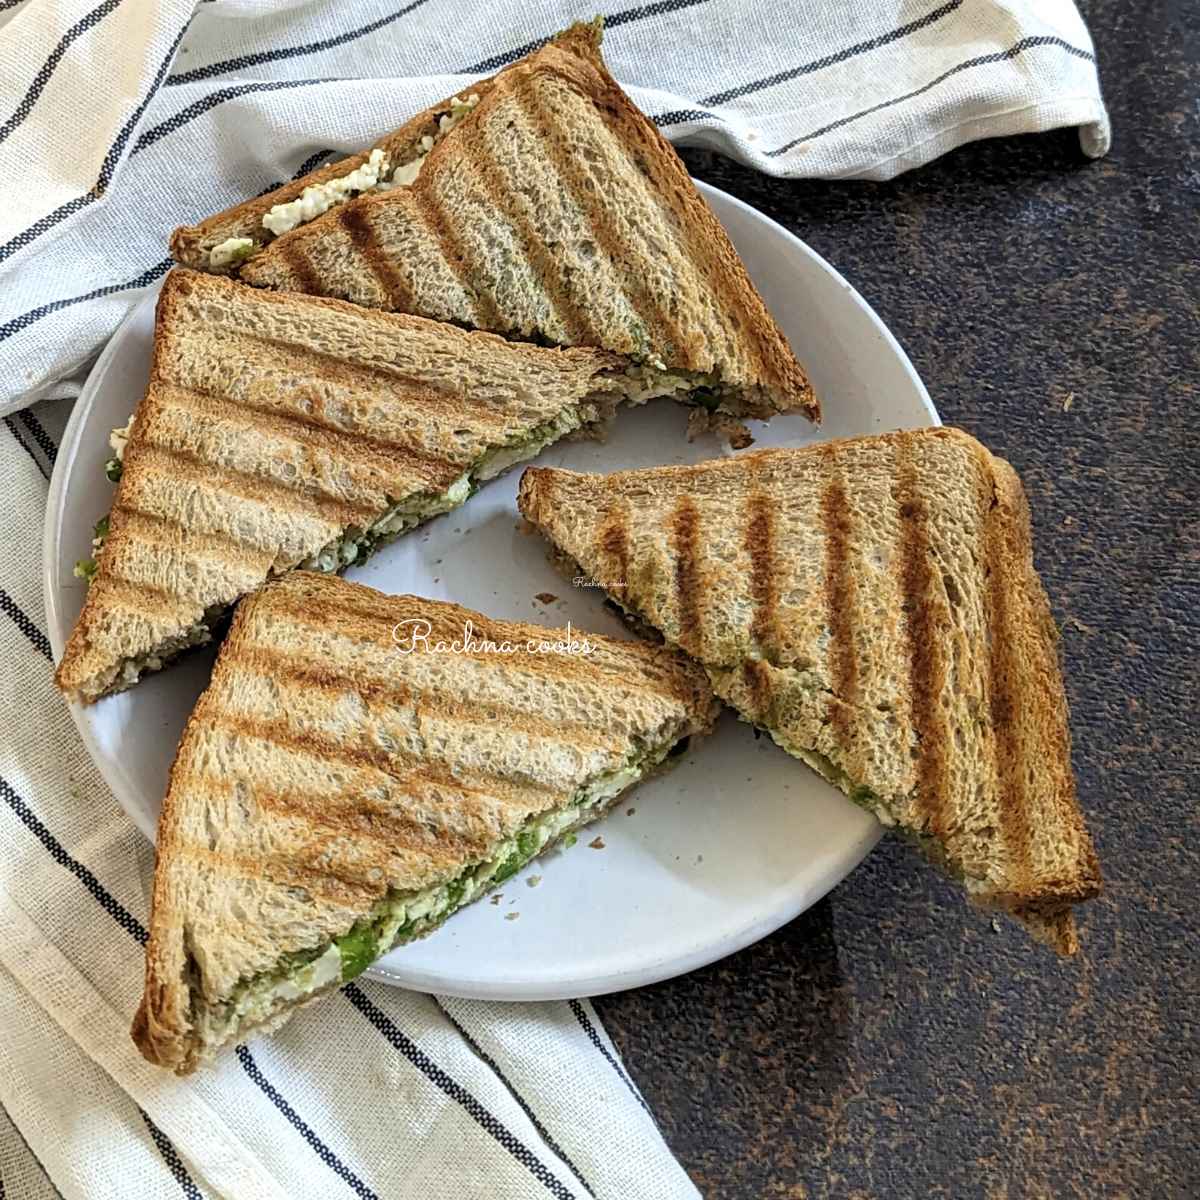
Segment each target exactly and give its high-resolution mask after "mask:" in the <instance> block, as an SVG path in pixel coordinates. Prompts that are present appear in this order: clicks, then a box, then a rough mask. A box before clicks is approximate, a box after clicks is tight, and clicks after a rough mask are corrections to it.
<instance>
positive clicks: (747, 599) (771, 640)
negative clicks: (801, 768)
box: [519, 429, 1100, 953]
mask: <svg viewBox="0 0 1200 1200" xmlns="http://www.w3.org/2000/svg"><path fill="white" fill-rule="evenodd" d="M519 503H520V508H521V511H522V513H524V515H525V516H526V517H527V518H528V519H529V520H530V521H532V522H533V523H534V524H535V525H537V526H538V527H539V528H540V529H541V530H542V531H543V532H544V533H545V534H546V536H547V537H548V538H549V539H550V540H551V541H552V542H553V543H554V545H555V546H556V547H557V548H558V549H559V551H560V552H561V553H562V554H563V555H565V556H567V558H568V559H569V560H571V561H572V562H574V563H577V564H579V566H580V567H581V568H582V570H583V571H584V572H585V573H587V574H590V575H592V576H594V577H595V578H596V580H597V581H598V582H599V583H600V584H601V585H602V586H604V587H606V588H607V590H608V591H609V593H610V594H611V595H612V596H613V597H614V598H615V599H616V600H617V601H618V602H619V604H621V605H622V606H624V607H625V608H626V609H627V610H629V611H631V612H632V613H633V614H635V615H636V616H637V617H638V618H640V619H641V620H642V621H645V622H648V623H649V624H650V625H651V626H653V627H654V628H655V629H657V630H659V631H661V633H662V635H663V636H664V637H665V638H666V640H667V641H668V642H669V643H671V644H673V645H677V646H679V647H681V648H682V649H684V650H685V651H687V653H688V654H689V655H691V656H692V657H694V658H695V659H696V660H698V661H699V662H700V663H702V664H703V665H704V667H705V669H706V670H707V672H708V675H709V678H710V680H711V682H712V684H713V688H714V690H715V691H716V693H717V694H718V695H719V696H720V697H721V698H722V699H724V700H725V701H727V702H728V703H729V704H730V705H732V706H733V707H734V708H736V709H737V710H738V712H739V713H740V714H741V715H742V716H743V717H744V718H745V719H746V720H748V721H751V722H753V723H754V724H755V725H757V726H760V727H762V728H764V729H766V730H768V731H769V732H770V734H771V736H772V737H773V738H774V739H775V740H776V741H777V742H778V743H779V744H780V745H781V746H782V747H783V748H784V749H785V750H787V751H789V752H790V753H792V754H794V755H796V756H797V757H799V758H801V759H803V760H804V761H806V762H808V763H809V764H810V765H813V766H815V767H816V768H817V769H819V770H821V771H822V773H823V774H825V775H826V776H827V777H828V778H830V780H831V781H832V782H834V783H835V784H836V785H837V786H839V787H841V788H842V790H843V791H845V792H847V794H849V795H850V796H851V797H852V798H853V799H855V800H856V801H858V802H859V803H860V804H863V805H865V806H866V807H868V808H869V809H871V811H873V812H874V813H876V814H877V815H878V816H879V817H880V819H881V820H883V821H884V822H885V823H886V824H888V825H892V826H895V827H897V828H898V829H900V830H901V831H903V832H904V833H906V834H908V835H909V836H910V837H912V838H914V839H915V840H916V841H917V842H918V844H919V845H920V846H921V848H922V849H923V850H924V851H925V852H926V853H927V854H928V855H929V856H930V857H931V858H933V859H934V860H935V861H937V862H939V863H940V864H941V865H942V866H944V867H945V868H946V869H948V870H949V871H950V872H952V873H953V874H955V875H956V876H958V877H960V878H961V879H962V881H963V882H964V884H965V886H966V888H967V891H968V892H969V894H970V895H971V897H972V899H974V900H976V901H977V902H979V903H981V904H984V905H988V906H994V907H999V908H1002V909H1005V910H1007V911H1009V912H1011V913H1013V914H1014V915H1016V916H1018V917H1020V918H1021V919H1023V920H1025V921H1026V923H1027V925H1029V927H1030V929H1031V932H1033V933H1034V934H1035V935H1036V936H1038V937H1040V938H1042V940H1045V941H1048V942H1050V943H1051V944H1052V945H1054V946H1055V948H1056V949H1058V950H1059V951H1060V952H1063V953H1072V952H1073V951H1074V949H1075V944H1076V942H1075V931H1074V921H1073V917H1072V913H1071V906H1072V905H1074V904H1076V903H1078V902H1079V901H1082V900H1086V899H1088V898H1089V897H1091V896H1095V895H1096V894H1097V893H1098V892H1099V890H1100V873H1099V867H1098V863H1097V860H1096V855H1095V851H1094V850H1093V847H1092V842H1091V839H1090V837H1089V836H1088V832H1087V829H1086V827H1085V825H1084V821H1083V817H1082V814H1081V812H1080V810H1079V806H1078V804H1077V802H1076V798H1075V783H1074V778H1073V776H1072V772H1071V761H1070V734H1069V729H1068V722H1067V704H1066V698H1065V694H1064V690H1063V683H1062V677H1061V674H1060V671H1059V663H1058V656H1057V633H1056V630H1055V627H1054V622H1053V619H1052V617H1051V614H1050V608H1049V604H1048V602H1047V600H1046V595H1045V592H1044V591H1043V589H1042V586H1041V583H1040V581H1039V579H1038V577H1037V574H1036V572H1035V569H1034V565H1033V559H1032V547H1031V540H1030V519H1029V511H1028V506H1027V503H1026V500H1025V495H1024V492H1023V490H1022V488H1021V484H1020V481H1019V480H1018V478H1017V476H1016V474H1015V472H1014V471H1013V470H1012V468H1011V467H1010V466H1009V465H1008V463H1006V462H1004V461H1003V460H1001V459H998V458H995V457H994V456H993V455H991V454H990V453H989V452H988V451H987V450H986V449H985V448H984V447H983V446H981V445H980V444H979V443H978V442H977V441H975V440H974V439H973V438H971V437H969V436H968V435H966V434H965V433H962V432H960V431H958V430H954V429H926V430H919V431H914V432H909V433H897V434H888V435H884V436H879V437H864V438H855V439H849V440H844V441H834V442H828V443H824V444H820V445H815V446H811V447H808V448H805V449H799V450H765V451H761V452H758V453H750V454H744V455H740V456H738V457H736V458H731V459H725V460H722V461H716V462H708V463H701V464H699V465H697V466H688V467H664V468H660V469H657V470H642V471H626V472H620V473H617V474H614V475H609V476H606V477H602V476H595V475H579V474H573V473H571V472H568V471H560V470H546V469H536V468H535V469H531V470H528V471H526V472H525V474H524V476H523V478H522V480H521V489H520V501H519Z"/></svg>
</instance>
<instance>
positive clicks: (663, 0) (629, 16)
mask: <svg viewBox="0 0 1200 1200" xmlns="http://www.w3.org/2000/svg"><path fill="white" fill-rule="evenodd" d="M704 3H707V0H657V2H656V3H654V4H640V5H638V7H637V8H626V9H623V10H622V11H621V12H615V13H612V14H611V15H606V16H605V18H604V28H605V30H606V31H608V30H612V29H617V28H619V27H620V26H621V25H628V24H629V23H630V22H631V21H641V20H644V19H645V18H646V17H661V16H663V15H664V14H665V13H672V12H678V11H679V10H680V9H681V8H693V7H695V6H696V5H697V4H704ZM553 36H554V34H552V33H548V34H547V35H546V36H545V37H540V38H537V39H536V40H535V41H532V42H526V43H525V44H524V45H523V46H517V47H515V48H514V49H512V50H502V51H501V52H500V53H499V54H493V55H492V56H491V57H490V58H485V59H483V61H482V62H477V63H476V64H475V65H474V66H471V67H463V68H462V74H464V75H479V74H481V73H482V72H484V71H498V70H499V69H500V68H501V67H506V66H508V64H509V63H514V62H516V61H517V59H518V58H524V57H525V55H527V54H532V53H533V52H534V51H535V50H540V49H541V47H543V46H544V45H545V44H546V43H547V42H548V41H549V40H550V39H551V38H552V37H553Z"/></svg>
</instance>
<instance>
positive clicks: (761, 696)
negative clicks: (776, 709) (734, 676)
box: [742, 658, 771, 726]
mask: <svg viewBox="0 0 1200 1200" xmlns="http://www.w3.org/2000/svg"><path fill="white" fill-rule="evenodd" d="M742 683H743V684H744V685H745V688H746V692H747V695H748V696H749V703H750V712H751V714H752V715H753V716H754V718H755V722H756V724H760V725H764V726H765V725H768V724H769V723H770V713H771V670H770V668H769V667H768V665H767V664H766V663H765V662H764V661H763V660H762V659H758V658H747V659H745V660H743V662H742Z"/></svg>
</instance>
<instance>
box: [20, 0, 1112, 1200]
mask: <svg viewBox="0 0 1200 1200" xmlns="http://www.w3.org/2000/svg"><path fill="white" fill-rule="evenodd" d="M595 11H596V9H595V7H594V6H591V5H580V4H576V3H568V2H567V0H523V2H522V3H521V4H505V3H501V2H499V0H498V2H497V3H494V4H490V5H477V6H473V5H464V4H461V3H460V4H456V5H454V6H453V7H452V6H451V5H450V4H449V3H448V2H447V0H407V2H399V0H353V2H351V0H340V2H335V0H274V2H268V0H219V2H216V3H201V4H199V5H198V6H196V5H194V4H193V3H192V0H0V178H2V179H4V180H5V192H4V198H5V203H4V204H3V205H0V368H3V369H2V370H0V416H2V418H3V424H4V428H3V429H2V430H0V478H3V479H4V481H5V482H4V488H5V495H4V501H5V503H4V512H5V519H6V521H7V526H6V528H7V529H8V530H9V531H10V532H9V536H8V537H5V538H3V539H0V729H2V730H3V737H0V1200H6V1198H8V1197H19V1198H21V1200H25V1198H27V1197H33V1198H35V1200H36V1198H40V1197H43V1196H46V1197H50V1196H55V1195H60V1196H64V1197H69V1198H75V1197H88V1198H89V1200H90V1198H92V1197H105V1198H107V1197H115V1198H118V1200H121V1198H124V1197H130V1198H133V1197H136V1198H137V1200H144V1198H153V1197H159V1196H163V1197H167V1196H170V1197H177V1196H179V1195H180V1194H182V1195H183V1196H184V1197H188V1198H195V1197H213V1196H227V1197H234V1198H237V1200H243V1198H247V1200H257V1198H258V1197H278V1198H280V1200H282V1198H285V1197H286V1198H287V1200H305V1198H307V1197H314V1198H315V1197H320V1198H321V1200H325V1198H327V1197H339V1196H343V1195H344V1196H347V1197H351V1196H358V1197H360V1198H370V1197H381V1198H392V1197H396V1198H408V1197H412V1198H414V1200H415V1198H417V1197H421V1198H430V1197H432V1198H437V1200H473V1198H476V1197H479V1198H481V1200H482V1198H483V1197H488V1198H489V1200H494V1198H499V1200H504V1198H509V1197H514V1198H515V1197H527V1196H543V1195H549V1196H552V1197H577V1198H578V1200H585V1198H586V1197H589V1196H590V1197H595V1198H599V1200H610V1198H611V1200H673V1198H675V1197H693V1196H695V1195H696V1192H695V1189H694V1187H693V1186H692V1184H691V1183H690V1181H689V1180H688V1178H687V1176H686V1175H685V1173H684V1172H683V1170H682V1169H681V1168H680V1167H679V1165H678V1164H677V1163H676V1161H675V1160H674V1159H673V1158H672V1156H671V1154H670V1153H669V1151H668V1150H667V1148H666V1146H665V1144H664V1142H663V1140H662V1138H661V1136H660V1134H659V1131H658V1129H657V1126H656V1124H655V1122H654V1120H653V1117H652V1115H651V1114H650V1113H649V1112H648V1111H647V1109H646V1106H645V1103H644V1101H643V1100H642V1097H641V1096H640V1094H639V1093H638V1091H637V1089H636V1087H635V1085H634V1083H633V1082H632V1080H631V1079H630V1078H629V1076H628V1074H627V1072H626V1071H625V1069H624V1068H623V1066H622V1064H621V1061H620V1057H619V1055H618V1054H617V1052H616V1050H615V1048H614V1047H613V1045H612V1044H611V1042H610V1041H609V1040H608V1038H607V1036H606V1034H605V1032H604V1030H603V1028H602V1027H601V1026H600V1024H599V1022H598V1021H597V1020H596V1017H595V1014H594V1012H593V1011H592V1009H591V1007H590V1006H589V1005H588V1004H587V1002H586V1001H583V1000H580V1001H573V1002H569V1003H552V1004H541V1005H497V1004H485V1003H479V1002H472V1001H461V1000H451V999H445V998H437V997H426V996H420V995H415V994H412V993H405V992H401V991H398V990H396V989H392V988H388V987H385V986H382V985H380V984H378V983H372V982H370V981H358V982H356V983H355V984H352V985H350V986H348V987H346V988H344V989H342V991H341V992H340V993H339V994H338V995H336V996H334V997H331V998H330V999H329V1000H328V1001H327V1002H326V1003H325V1004H324V1005H321V1006H318V1007H316V1008H314V1009H311V1010H308V1011H306V1012H304V1013H302V1014H300V1016H299V1017H298V1018H297V1019H296V1020H295V1021H294V1022H293V1023H291V1024H290V1025H288V1026H287V1027H285V1029H284V1030H283V1031H282V1032H281V1033H280V1034H278V1035H277V1036H275V1037H273V1038H271V1039H257V1040H254V1041H252V1042H250V1043H248V1044H247V1045H246V1046H244V1047H242V1048H240V1049H239V1050H238V1051H237V1052H236V1053H233V1054H230V1055H228V1056H226V1058H225V1059H224V1060H223V1061H222V1063H221V1064H220V1065H219V1066H218V1067H217V1068H216V1069H215V1070H213V1071H211V1072H206V1073H204V1074H202V1075H200V1076H197V1077H194V1078H192V1079H190V1080H184V1081H180V1080H177V1079H175V1078H174V1077H173V1076H169V1075H165V1074H164V1073H163V1072H160V1071H157V1070H155V1069H153V1068H151V1067H149V1066H148V1065H146V1064H145V1063H144V1062H143V1061H142V1060H141V1059H140V1058H139V1057H138V1056H137V1054H136V1052H135V1051H134V1049H133V1047H132V1045H131V1043H130V1042H129V1038H128V1025H129V1021H130V1019H131V1017H132V1014H133V1010H134V1006H135V1004H136V1000H137V996H138V993H139V990H140V984H141V953H142V944H143V942H144V940H145V925H146V919H147V894H148V884H149V879H150V873H151V869H152V851H151V849H150V847H149V845H148V844H147V843H146V842H145V841H144V839H143V838H142V837H141V836H140V835H139V834H138V833H137V832H136V830H135V829H134V828H133V826H132V825H131V824H130V822H129V821H128V820H127V819H126V817H125V816H124V815H123V813H122V812H121V811H120V810H119V808H118V807H117V805H116V803H115V801H114V800H113V798H112V795H111V793H110V792H109V791H108V789H107V788H106V787H105V785H104V783H103V782H102V780H101V779H100V777H99V775H98V773H97V771H96V770H95V768H94V767H93V765H92V764H91V762H90V761H89V760H88V758H87V755H86V753H85V751H84V749H83V747H82V746H81V745H80V743H79V741H78V738H77V736H76V734H75V731H74V729H73V727H72V725H71V722H70V718H69V716H68V714H67V711H66V709H65V707H64V706H63V704H62V702H61V700H60V698H59V697H58V696H57V694H56V693H55V691H54V689H53V685H52V682H51V664H50V661H49V657H50V649H49V644H48V642H47V639H46V633H45V617H44V612H43V608H42V599H41V583H40V574H41V568H40V563H39V561H38V555H37V553H36V552H33V553H31V552H30V549H29V547H30V546H31V545H34V546H36V545H38V544H39V542H40V529H41V526H42V521H43V515H44V511H45V504H46V489H47V480H48V477H49V474H50V472H51V471H52V469H53V466H54V459H55V455H56V452H57V445H58V441H59V438H60V435H61V432H62V427H63V423H64V421H65V417H66V413H67V411H68V409H69V407H70V397H72V396H73V395H74V394H76V392H77V390H78V383H79V373H80V371H81V369H83V368H84V367H86V365H87V364H88V363H89V362H90V361H91V359H92V358H93V357H94V355H95V353H96V352H97V351H98V350H99V348H100V347H101V345H102V344H103V342H104V341H105V339H106V338H107V337H108V336H109V334H111V332H112V330H113V329H114V328H115V326H116V325H117V323H118V322H119V321H120V320H121V318H122V317H123V316H124V314H125V313H126V312H127V311H128V310H129V308H130V307H131V306H132V305H133V304H134V303H136V301H137V300H138V299H139V298H140V296H141V295H142V293H143V290H144V289H145V288H147V287H149V286H150V285H152V284H153V283H154V282H156V281H157V280H158V279H159V278H160V277H161V276H162V275H163V274H164V273H165V272H166V270H167V269H168V266H169V262H168V259H167V255H166V248H165V247H166V237H167V234H168V233H169V231H170V230H171V228H172V227H174V226H175V225H177V224H180V223H183V222H188V221H191V220H193V219H194V218H195V217H197V216H198V215H200V214H204V213H207V212H211V211H215V210H216V209H219V208H221V207H223V206H225V205H227V204H229V203H231V202H232V201H235V200H238V199H241V198H244V197H246V196H248V195H252V194H254V193H257V192H260V191H262V190H264V189H266V188H269V187H271V186H273V185H274V184H275V183H277V182H278V181H280V180H283V179H286V178H289V177H291V176H295V175H298V174H302V173H304V172H306V171H308V170H310V169H311V168H312V167H313V166H315V165H316V164H318V163H320V162H323V161H325V160H326V159H328V158H330V157H333V156H337V155H341V154H344V153H347V152H350V151H352V150H355V149H357V148H359V147H361V146H363V145H365V144H367V143H369V142H371V141H373V140H374V139H375V138H377V137H378V136H379V135H380V134H381V133H383V132H384V131H386V130H388V129H391V128H394V127H395V126H397V125H399V124H401V123H402V122H403V121H404V120H405V119H406V118H407V117H408V116H409V115H411V114H412V113H413V112H415V111H417V110H418V109H420V108H422V107H424V106H425V105H426V104H428V103H429V102H431V101H432V100H434V99H436V98H439V97H441V96H445V95H448V94H450V93H452V92H455V91H462V90H465V89H467V88H468V87H469V84H470V82H471V80H472V79H475V78H478V77H479V76H481V75H486V74H489V73H491V72H493V71H495V70H496V69H497V68H499V67H500V66H502V65H504V64H505V63H507V62H511V61H513V60H514V59H515V58H517V57H520V56H521V55H522V54H524V53H526V52H527V51H529V50H530V49H532V48H533V47H535V46H537V45H538V44H539V43H540V42H541V41H543V40H544V39H545V38H546V37H547V36H548V35H549V34H550V33H552V32H553V31H555V30H556V29H559V28H561V27H563V26H565V25H566V24H568V23H569V22H570V21H571V20H573V19H577V18H580V17H588V16H591V15H593V13H594V12H595ZM605 16H606V22H607V30H608V32H607V35H606V40H605V49H606V54H607V57H608V60H609V62H610V65H611V66H612V68H613V71H614V73H615V74H616V75H617V77H618V78H619V79H621V80H622V81H623V82H624V83H625V84H626V85H627V86H628V87H629V89H630V91H631V93H632V94H633V96H634V98H635V100H636V101H637V103H638V104H640V105H641V106H642V107H643V108H644V109H645V110H646V111H647V112H648V113H650V114H651V115H652V116H653V117H654V118H655V120H656V121H657V122H658V124H659V126H660V127H661V128H662V129H663V131H664V132H665V133H666V134H667V135H668V136H669V137H671V138H674V139H679V140H687V141H691V142H694V143H701V144H705V145H708V146H712V147H715V148H717V149H719V150H721V151H722V152H724V153H727V154H730V155H733V156H735V157H736V158H738V159H740V160H741V161H743V162H745V163H748V164H750V165H752V166H754V167H756V168H758V169H761V170H763V171H767V172H771V173H773V174H781V175H791V176H799V175H813V176H826V177H831V178H833V177H843V178H844V177H858V178H871V179H886V178H888V177H890V176H892V175H894V174H896V173H897V172H899V171H903V170H906V169H908V168H910V167H913V166H917V165H919V164H921V163H923V162H926V161H928V160H929V159H931V158H933V157H935V156H936V155H938V154H941V153H943V152H944V151H946V150H948V149H950V148H951V147H953V146H955V145H958V144H959V143H961V142H964V141H967V140H970V139H972V138H978V137H985V136H991V135H997V134H1005V133H1015V132H1024V131H1034V130H1042V129H1048V128H1052V127H1055V126H1063V125H1074V126H1078V127H1079V128H1080V131H1081V138H1082V143H1083V147H1084V150H1085V151H1086V152H1087V153H1089V154H1092V155H1098V154H1102V153H1104V151H1105V149H1106V148H1107V144H1108V122H1107V117H1106V114H1105V111H1104V107H1103V104H1102V102H1101V99H1100V92H1099V84H1098V80H1097V75H1096V67H1095V59H1094V56H1093V52H1092V47H1091V42H1090V40H1089V38H1088V35H1087V31H1086V29H1085V28H1084V26H1083V23H1082V21H1081V19H1080V17H1079V15H1078V13H1077V12H1076V11H1075V9H1074V7H1073V5H1072V4H1070V3H1068V2H1067V0H1040V2H1037V3H1035V2H1034V0H1013V2H1010V3H1000V2H998V0H949V2H944V3H936V2H935V0H928V2H925V3H920V2H916V0H911V2H910V0H904V2H902V3H893V4H879V3H868V2H867V0H846V2H845V3H841V4H829V3H816V2H814V0H805V2H798V3H793V4H790V5H762V4H752V3H749V0H655V2H654V3H650V4H644V5H640V6H629V7H624V8H620V7H617V8H613V9H610V10H608V11H607V12H606V13H605ZM47 396H56V397H63V398H64V399H59V400H46V399H45V397H47ZM39 399H40V400H42V402H41V403H39V404H38V405H37V406H36V407H29V406H30V405H31V404H32V402H33V401H34V400H39ZM668 1036H669V1031H664V1038H666V1037H668Z"/></svg>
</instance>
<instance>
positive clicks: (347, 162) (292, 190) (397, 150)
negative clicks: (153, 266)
mask: <svg viewBox="0 0 1200 1200" xmlns="http://www.w3.org/2000/svg"><path fill="white" fill-rule="evenodd" d="M491 86H492V80H491V79H485V80H481V81H480V82H479V83H475V84H472V85H471V86H470V87H469V88H468V89H467V91H468V92H476V93H478V94H479V95H480V96H481V97H482V96H483V95H484V94H486V92H487V91H488V89H490V88H491ZM458 94H459V95H461V93H458ZM453 99H454V96H447V97H445V99H443V100H439V101H438V102H437V103H436V104H431V105H430V106H429V107H428V108H426V109H424V110H423V111H421V112H419V113H417V115H416V116H415V117H412V118H411V119H410V120H408V121H405V123H404V124H403V125H401V126H400V128H399V129H396V130H394V131H393V132H391V133H388V134H385V135H384V136H383V137H381V138H380V139H379V140H378V141H377V142H373V143H372V144H371V145H370V146H368V147H367V148H366V149H365V150H363V151H362V152H361V153H359V154H351V155H350V156H349V157H347V158H341V159H338V160H337V161H336V162H332V163H326V165H325V166H323V167H318V168H317V169H316V170H315V171H309V172H308V174H307V175H301V176H300V177H299V178H298V179H293V180H290V181H289V182H287V183H285V184H281V185H280V186H279V187H277V188H274V189H273V190H271V191H269V192H266V193H264V194H263V195H261V196H255V197H254V199H253V200H245V201H243V202H242V203H240V204H233V205H231V206H230V207H229V208H226V209H224V210H222V211H221V212H219V213H214V214H213V215H212V216H211V217H206V218H205V219H204V220H202V221H200V222H198V223H197V224H195V225H181V226H179V227H178V228H177V229H175V230H174V231H173V232H172V234H171V237H170V250H171V256H172V257H173V258H174V259H175V261H176V262H177V263H179V264H180V265H181V266H185V267H191V268H193V269H194V270H197V271H213V272H214V273H220V274H236V270H233V269H225V270H215V269H214V268H213V267H211V266H210V265H209V255H210V253H211V252H212V249H213V247H214V246H219V245H220V244H221V243H222V242H224V241H226V240H228V239H229V238H235V237H251V238H252V237H256V236H258V237H261V236H262V232H263V224H262V219H263V217H265V216H266V215H267V213H269V212H270V211H271V209H273V208H274V207H275V206H276V205H277V204H288V203H290V202H291V201H292V200H296V199H298V198H299V196H300V195H301V193H303V191H304V189H305V188H307V187H313V186H314V185H316V184H321V183H328V182H329V180H331V179H340V178H342V176H344V175H348V174H350V172H351V171H354V170H357V168H359V167H361V166H362V165H363V163H365V162H366V161H367V159H368V158H369V157H370V155H371V151H372V150H383V151H384V152H385V153H386V154H387V155H388V157H389V159H390V160H391V161H392V162H393V163H405V162H409V161H411V160H412V159H413V158H415V157H416V156H417V154H418V153H419V152H420V145H421V139H422V138H423V137H432V136H434V135H435V134H436V133H437V128H438V124H437V123H438V117H439V116H440V115H442V114H444V113H446V112H448V111H449V110H450V103H451V101H452V100H453Z"/></svg>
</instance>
